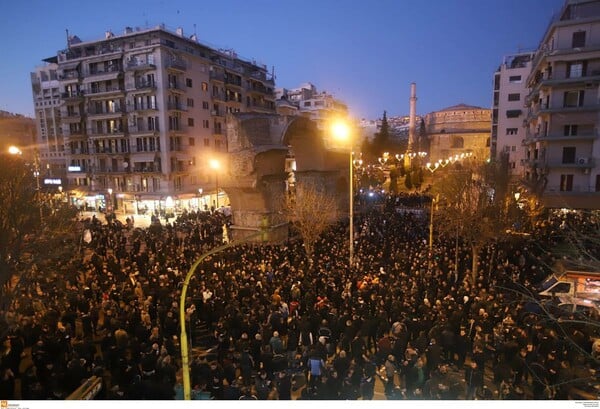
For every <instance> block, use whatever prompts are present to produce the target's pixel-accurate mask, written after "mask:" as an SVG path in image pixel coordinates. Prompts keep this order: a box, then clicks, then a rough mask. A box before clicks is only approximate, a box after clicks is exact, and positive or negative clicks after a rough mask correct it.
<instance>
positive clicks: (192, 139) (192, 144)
mask: <svg viewBox="0 0 600 409" xmlns="http://www.w3.org/2000/svg"><path fill="white" fill-rule="evenodd" d="M188 145H190V146H196V140H195V139H194V138H189V139H188Z"/></svg>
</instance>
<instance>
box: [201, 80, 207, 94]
mask: <svg viewBox="0 0 600 409" xmlns="http://www.w3.org/2000/svg"><path fill="white" fill-rule="evenodd" d="M202 91H205V92H206V91H208V83H206V82H203V83H202Z"/></svg>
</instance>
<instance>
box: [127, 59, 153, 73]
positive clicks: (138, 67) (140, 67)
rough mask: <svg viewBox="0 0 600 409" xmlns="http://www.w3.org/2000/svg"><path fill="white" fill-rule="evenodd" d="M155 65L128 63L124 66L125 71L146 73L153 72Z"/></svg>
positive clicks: (139, 62) (144, 62)
mask: <svg viewBox="0 0 600 409" xmlns="http://www.w3.org/2000/svg"><path fill="white" fill-rule="evenodd" d="M155 69H156V65H155V64H152V63H149V62H146V61H129V62H128V63H127V65H126V66H125V70H126V71H148V70H155Z"/></svg>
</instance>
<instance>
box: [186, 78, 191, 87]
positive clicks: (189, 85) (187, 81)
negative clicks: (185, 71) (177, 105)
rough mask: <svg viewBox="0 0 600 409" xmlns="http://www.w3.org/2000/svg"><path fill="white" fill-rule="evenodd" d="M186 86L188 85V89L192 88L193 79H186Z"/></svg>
mask: <svg viewBox="0 0 600 409" xmlns="http://www.w3.org/2000/svg"><path fill="white" fill-rule="evenodd" d="M185 85H186V86H187V87H188V88H192V79H191V78H186V79H185Z"/></svg>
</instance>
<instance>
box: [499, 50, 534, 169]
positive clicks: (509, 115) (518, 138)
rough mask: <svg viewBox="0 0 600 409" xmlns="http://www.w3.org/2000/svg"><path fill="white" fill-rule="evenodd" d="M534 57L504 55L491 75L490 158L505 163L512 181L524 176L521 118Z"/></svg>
mask: <svg viewBox="0 0 600 409" xmlns="http://www.w3.org/2000/svg"><path fill="white" fill-rule="evenodd" d="M533 56H534V53H533V52H525V53H518V54H513V55H509V56H506V57H504V61H503V62H502V64H501V65H500V66H499V67H498V70H497V71H496V72H495V73H494V100H493V104H492V135H491V143H490V150H491V154H490V157H491V158H493V159H494V160H496V161H507V164H508V171H509V173H510V176H511V179H513V180H518V179H519V178H520V177H521V176H522V175H523V174H524V170H523V169H524V168H523V159H524V158H525V154H524V149H523V146H522V143H521V142H522V141H523V139H524V138H525V128H524V127H523V118H524V117H525V113H526V108H525V97H526V96H527V94H528V93H529V90H528V89H527V86H526V84H527V81H526V80H527V77H528V76H529V73H530V72H531V61H532V59H533Z"/></svg>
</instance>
